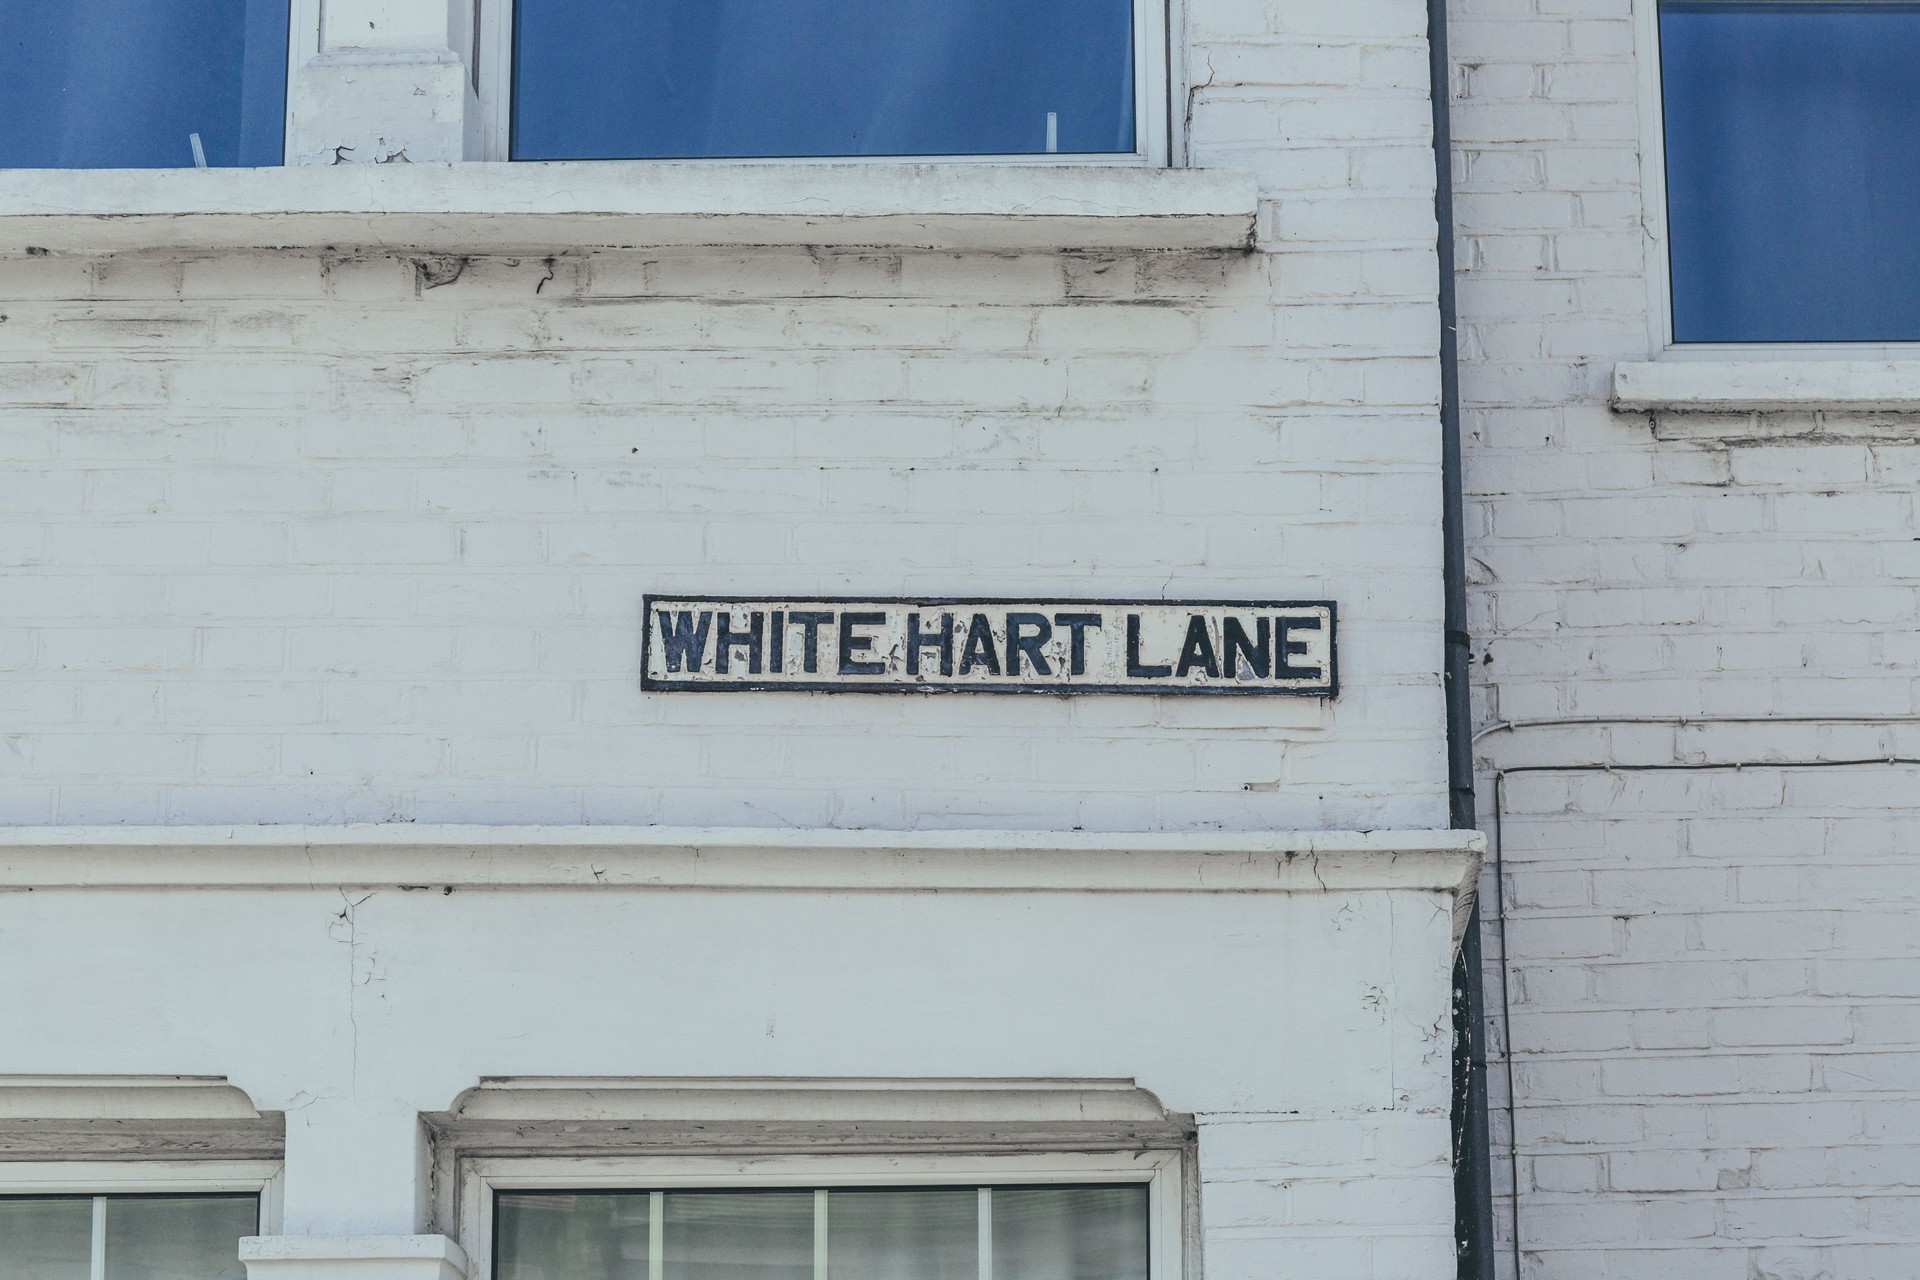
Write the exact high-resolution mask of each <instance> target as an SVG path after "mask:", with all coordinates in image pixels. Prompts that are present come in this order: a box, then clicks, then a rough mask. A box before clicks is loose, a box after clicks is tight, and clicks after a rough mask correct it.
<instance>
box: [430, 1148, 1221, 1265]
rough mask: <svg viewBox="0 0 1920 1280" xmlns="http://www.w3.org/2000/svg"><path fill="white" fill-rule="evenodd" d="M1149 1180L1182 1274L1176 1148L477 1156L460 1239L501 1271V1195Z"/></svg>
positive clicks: (1160, 1261) (467, 1179) (1157, 1226)
mask: <svg viewBox="0 0 1920 1280" xmlns="http://www.w3.org/2000/svg"><path fill="white" fill-rule="evenodd" d="M1096 1182H1126V1183H1145V1184H1146V1186H1147V1194H1148V1214H1149V1235H1148V1238H1149V1241H1150V1249H1151V1255H1150V1259H1149V1267H1148V1276H1149V1280H1180V1277H1181V1272H1182V1268H1183V1259H1184V1255H1185V1248H1186V1231H1185V1226H1184V1213H1183V1200H1182V1195H1181V1186H1180V1183H1181V1156H1180V1153H1178V1152H1175V1151H1142V1152H1116V1153H1113V1154H1053V1155H1036V1156H958V1155H956V1156H942V1155H911V1156H780V1157H770V1158H748V1159H728V1158H690V1157H659V1158H636V1159H618V1158H613V1159H608V1158H603V1159H564V1160H554V1159H540V1158H533V1159H498V1160H488V1159H475V1160H470V1161H467V1162H465V1164H464V1168H463V1170H462V1176H461V1182H460V1200H461V1215H460V1216H461V1226H460V1239H459V1243H460V1246H461V1248H462V1249H463V1251H464V1252H465V1253H466V1255H467V1258H468V1260H469V1262H470V1265H471V1270H470V1271H469V1273H468V1274H469V1276H470V1277H471V1280H490V1277H491V1276H492V1274H493V1229H492V1228H493V1197H494V1196H495V1195H496V1194H498V1193H499V1192H502V1191H544V1190H578V1191H585V1190H595V1191H614V1190H623V1189H629V1188H631V1189H633V1190H700V1189H712V1188H723V1187H736V1188H746V1187H753V1188H775V1187H806V1188H815V1189H819V1188H825V1189H828V1190H832V1189H834V1188H840V1187H849V1188H851V1187H912V1186H941V1187H953V1186H992V1185H995V1184H1002V1185H1005V1184H1017V1185H1021V1186H1034V1185H1040V1184H1046V1183H1061V1184H1086V1183H1096Z"/></svg>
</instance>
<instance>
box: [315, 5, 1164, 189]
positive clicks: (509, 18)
mask: <svg viewBox="0 0 1920 1280" xmlns="http://www.w3.org/2000/svg"><path fill="white" fill-rule="evenodd" d="M296 3H303V4H311V3H317V0H296ZM456 3H466V4H469V5H471V7H472V9H473V11H474V13H475V17H476V18H477V20H478V22H479V31H478V32H477V33H476V32H473V31H468V33H467V39H466V45H467V48H466V49H465V50H464V51H463V52H465V53H466V55H467V56H468V58H469V59H471V58H474V57H476V56H477V57H478V59H479V62H478V68H479V74H478V80H479V86H480V87H479V93H478V95H477V97H476V98H475V99H474V101H473V102H472V103H471V104H470V105H472V106H473V107H474V108H475V113H476V114H475V115H471V116H469V119H470V120H471V119H477V121H478V124H477V127H476V128H471V129H469V131H468V148H469V149H468V159H471V160H499V161H504V160H507V159H509V156H508V145H509V142H510V138H511V132H512V86H513V10H514V0H477V3H475V0H456ZM1132 4H1133V32H1134V41H1133V119H1134V150H1133V151H1132V152H1118V153H1116V152H1098V153H1093V154H1076V153H1043V154H1039V155H1027V154H1020V155H968V156H804V157H798V156H762V157H713V158H707V159H694V160H675V161H645V160H642V161H619V160H613V161H608V162H607V163H613V164H619V163H643V164H644V163H659V164H665V163H673V164H758V163H765V162H767V161H769V160H772V161H778V162H779V163H781V164H1064V165H1076V164H1077V165H1128V166H1147V167H1162V168H1164V167H1166V166H1169V165H1178V164H1184V163H1185V156H1184V155H1183V154H1180V153H1179V152H1178V151H1176V143H1175V141H1174V129H1173V104H1174V102H1175V90H1176V89H1178V90H1179V91H1180V93H1181V94H1182V95H1184V93H1185V86H1184V80H1185V76H1184V74H1182V75H1181V76H1180V77H1179V79H1180V80H1181V81H1182V83H1181V84H1179V85H1176V84H1175V83H1174V80H1175V76H1174V70H1175V61H1176V60H1175V58H1174V56H1173V53H1174V43H1173V41H1172V33H1173V32H1175V31H1177V30H1179V29H1180V25H1179V21H1178V20H1179V19H1181V18H1182V17H1183V16H1184V14H1183V6H1184V0H1132ZM473 82H474V77H473V76H472V75H471V74H470V75H469V77H468V89H469V92H471V91H472V88H473Z"/></svg>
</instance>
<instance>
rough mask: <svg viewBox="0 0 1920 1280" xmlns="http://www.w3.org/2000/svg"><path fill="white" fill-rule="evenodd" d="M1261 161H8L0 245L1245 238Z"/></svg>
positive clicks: (1104, 243) (446, 247)
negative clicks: (170, 165) (253, 164)
mask: <svg viewBox="0 0 1920 1280" xmlns="http://www.w3.org/2000/svg"><path fill="white" fill-rule="evenodd" d="M1255 205H1256V190H1255V184H1254V179H1253V177H1252V175H1251V174H1247V173H1241V172H1238V171H1235V170H1226V169H1149V168H1120V167H1111V166H1088V165H1041V164H1019V165H1016V164H970V163H967V164H945V165H941V164H887V163H878V164H874V163H861V164H841V163H730V162H705V163H636V162H627V161H612V162H606V161H602V162H590V163H586V162H559V163H541V164H482V163H468V164H392V165H337V166H288V167H285V168H277V169H213V170H194V169H128V170H73V169H14V170H0V252H8V253H20V252H25V251H28V250H30V249H32V250H46V251H48V252H52V253H97V252H118V251H126V250H137V249H176V250H194V249H209V250H218V249H247V248H275V247H286V246H295V247H307V248H312V247H324V246H341V247H347V246H351V247H369V248H411V249H431V250H439V251H445V252H503V253H504V252H520V253H527V254H539V253H547V252H559V251H563V250H568V249H587V248H649V247H656V246H660V247H664V246H700V245H717V246H728V245H734V246H747V245H822V246H876V247H896V248H922V249H989V250H1013V249H1077V248H1088V249H1186V250H1199V249H1245V248H1247V247H1249V246H1250V245H1251V243H1252V239H1253V223H1254V210H1255Z"/></svg>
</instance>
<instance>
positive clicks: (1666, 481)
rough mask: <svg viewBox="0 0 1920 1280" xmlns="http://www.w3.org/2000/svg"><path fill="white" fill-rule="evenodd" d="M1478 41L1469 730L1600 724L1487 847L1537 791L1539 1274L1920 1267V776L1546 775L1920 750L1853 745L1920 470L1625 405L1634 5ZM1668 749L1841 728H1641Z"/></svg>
mask: <svg viewBox="0 0 1920 1280" xmlns="http://www.w3.org/2000/svg"><path fill="white" fill-rule="evenodd" d="M1452 12H1453V17H1454V22H1453V27H1452V50H1451V52H1452V55H1453V59H1454V64H1455V65H1454V68H1453V71H1454V82H1453V89H1454V102H1453V107H1454V116H1453V124H1454V132H1455V139H1456V148H1457V150H1456V155H1455V157H1454V160H1455V175H1456V179H1457V181H1458V183H1459V191H1460V201H1459V206H1458V210H1457V215H1458V228H1457V232H1458V240H1457V249H1458V253H1459V260H1460V268H1461V272H1460V276H1459V290H1460V305H1461V330H1460V332H1461V346H1462V352H1463V356H1464V359H1465V365H1464V367H1463V369H1462V385H1463V388H1464V391H1465V398H1466V424H1467V479H1468V487H1469V507H1470V509H1469V537H1470V544H1471V545H1470V546H1469V557H1470V563H1471V565H1472V568H1473V571H1474V573H1475V575H1476V577H1477V583H1476V586H1475V588H1474V590H1473V599H1472V607H1473V611H1474V630H1475V633H1476V637H1477V641H1478V645H1479V649H1478V653H1477V658H1478V664H1477V666H1476V671H1477V674H1478V678H1479V686H1478V688H1477V690H1476V696H1477V701H1478V711H1477V714H1478V718H1479V720H1480V722H1481V723H1482V724H1490V723H1493V722H1495V721H1500V720H1525V719H1541V718H1549V719H1561V718H1595V717H1597V718H1603V719H1605V720H1607V721H1609V722H1612V723H1609V724H1607V725H1597V726H1591V727H1571V728H1560V729H1553V728H1539V729H1523V730H1519V731H1515V732H1512V733H1497V734H1494V735H1492V736H1489V737H1488V738H1487V739H1486V740H1485V742H1484V744H1483V754H1482V763H1483V766H1484V768H1485V770H1486V772H1484V773H1483V776H1482V781H1481V797H1482V806H1483V825H1492V824H1493V823H1494V822H1495V821H1496V814H1495V812H1494V808H1493V799H1494V797H1493V787H1492V785H1491V784H1492V771H1493V770H1495V769H1507V770H1511V769H1546V770H1548V771H1547V772H1535V773H1509V774H1508V775H1507V777H1506V780H1505V783H1504V787H1503V791H1504V798H1505V805H1504V806H1503V808H1504V811H1503V812H1502V813H1500V814H1499V815H1497V821H1498V822H1499V823H1500V826H1501V829H1502V832H1503V835H1504V841H1503V845H1504V851H1503V855H1504V864H1505V873H1506V874H1505V880H1504V890H1505V892H1504V897H1503V906H1504V910H1505V914H1506V930H1505V932H1506V943H1507V945H1508V947H1509V948H1510V960H1509V969H1508V977H1509V982H1510V984H1511V986H1510V994H1511V1000H1512V1028H1511V1031H1512V1042H1513V1058H1512V1065H1513V1074H1514V1083H1515V1086H1516V1090H1517V1098H1516V1099H1515V1102H1516V1105H1515V1106H1514V1109H1513V1114H1514V1117H1515V1120H1516V1123H1517V1150H1518V1174H1517V1177H1518V1186H1519V1192H1520V1205H1519V1209H1520V1221H1521V1250H1520V1262H1521V1271H1522V1274H1523V1275H1525V1276H1527V1277H1528V1278H1529V1280H1615V1278H1618V1277H1635V1278H1636V1280H1660V1278H1664V1277H1676V1278H1677V1277H1684V1278H1685V1280H1840V1278H1841V1277H1845V1278H1846V1280H1866V1278H1869V1277H1873V1278H1878V1277H1887V1278H1891V1277H1907V1276H1913V1275H1915V1274H1920V1219H1916V1217H1915V1215H1914V1214H1913V1212H1912V1207H1911V1206H1912V1200H1911V1194H1910V1191H1909V1190H1908V1188H1910V1186H1911V1184H1912V1183H1913V1181H1914V1178H1915V1176H1916V1170H1920V1155H1917V1154H1916V1150H1915V1147H1914V1146H1913V1139H1912V1134H1913V1133H1914V1132H1915V1131H1916V1129H1920V999H1917V997H1920V970H1916V963H1920V962H1916V960H1915V959H1914V957H1915V954H1916V952H1915V945H1916V944H1915V938H1916V936H1917V935H1916V934H1915V932H1914V930H1913V926H1912V904H1913V902H1914V900H1915V899H1916V897H1920V873H1917V872H1916V864H1915V862H1914V858H1913V854H1914V852H1915V842H1914V838H1913V832H1914V831H1915V830H1920V827H1917V826H1916V821H1917V820H1920V812H1917V810H1920V800H1916V796H1920V790H1916V787H1915V782H1916V770H1915V769H1914V768H1912V767H1908V766H1888V765H1884V764H1881V765H1869V766H1866V767H1848V768H1796V767H1786V766H1785V765H1782V766H1781V767H1770V768H1763V769H1750V770H1742V771H1731V770H1711V771H1703V772H1653V773H1641V772H1614V773H1606V772H1597V771H1593V770H1586V771H1561V770H1560V768H1559V767H1561V766H1590V765H1607V764H1616V765H1641V766H1645V765H1660V764H1665V765H1673V764H1681V763H1693V764H1709V763H1715V762H1729V761H1740V760H1771V761H1776V762H1788V761H1815V762H1831V761H1839V760H1849V759H1863V760H1867V761H1875V760H1883V759H1885V758H1886V757H1888V756H1905V757H1913V756H1916V755H1920V751H1917V750H1916V747H1920V734H1916V732H1915V730H1914V727H1913V726H1907V727H1905V728H1887V727H1875V726H1870V725H1869V726H1861V725H1852V724H1845V723H1833V722H1832V719H1833V718H1835V717H1900V716H1912V715H1913V714H1914V713H1915V712H1916V711H1917V710H1920V707H1916V702H1915V699H1916V694H1917V693H1920V681H1917V680H1916V659H1920V644H1916V642H1915V639H1914V636H1915V622H1916V618H1920V592H1916V590H1915V586H1916V584H1915V582H1914V580H1913V578H1912V574H1913V572H1914V570H1913V564H1914V558H1913V557H1914V555H1915V553H1914V551H1913V550H1912V549H1913V548H1914V547H1915V546H1917V545H1920V542H1916V538H1917V537H1920V530H1917V529H1916V527H1915V514H1916V513H1915V503H1914V488H1913V483H1912V481H1913V478H1914V476H1915V475H1916V469H1917V468H1920V444H1916V443H1915V441H1916V439H1920V437H1916V435H1915V432H1914V429H1913V427H1912V425H1911V424H1910V423H1907V422H1902V421H1900V420H1897V419H1896V420H1892V421H1885V420H1883V421H1878V422H1874V421H1868V420H1865V419H1852V420H1849V419H1846V418H1829V419H1826V420H1824V421H1823V423H1822V424H1821V430H1820V432H1819V433H1818V434H1817V435H1815V437H1814V438H1813V439H1811V440H1809V439H1806V438H1805V435H1806V433H1807V431H1808V430H1809V429H1810V428H1811V426H1812V424H1811V423H1808V422H1798V421H1793V420H1784V419H1774V420H1768V421H1761V420H1758V419H1754V418H1746V419H1737V420H1731V421H1729V420H1722V419H1668V420H1665V421H1662V422H1660V423H1658V424H1657V428H1656V424H1655V423H1653V422H1651V421H1650V420H1649V419H1648V418H1647V417H1646V416H1645V415H1635V416H1617V415H1614V414H1612V413H1611V412H1609V411H1608V410H1607V408H1606V407H1605V399H1606V388H1607V383H1608V380H1609V378H1610V375H1611V372H1612V366H1613V364H1614V362H1615V361H1617V360H1621V359H1645V358H1647V355H1648V345H1647V344H1648V338H1647V325H1646V320H1647V315H1646V309H1647V300H1646V299H1647V290H1646V283H1645V277H1644V274H1643V273H1644V271H1645V270H1646V269H1647V265H1648V261H1649V259H1648V256H1647V255H1646V253H1645V252H1643V247H1642V238H1641V235H1640V232H1639V224H1640V219H1641V213H1642V204H1641V192H1640V164H1639V152H1640V148H1641V147H1643V146H1651V145H1654V140H1652V139H1644V138H1642V137H1641V135H1640V123H1639V115H1638V108H1637V97H1636V95H1637V94H1638V92H1639V81H1638V77H1639V75H1641V74H1642V73H1643V67H1642V66H1641V64H1640V63H1639V62H1637V61H1636V51H1635V48H1634V24H1633V14H1632V9H1631V4H1630V0H1453V4H1452ZM1644 55H1645V51H1644V50H1643V51H1641V52H1640V56H1642V57H1644ZM1782 433H1787V436H1786V438H1775V439H1769V438H1768V437H1769V436H1774V437H1779V436H1781V435H1782ZM1795 433H1797V434H1799V435H1800V436H1801V437H1802V438H1800V439H1798V440H1796V439H1793V438H1792V435H1793V434H1795ZM1675 716H1693V717H1704V718H1708V719H1709V721H1710V720H1711V718H1712V717H1735V716H1748V717H1773V716H1795V717H1810V718H1812V719H1813V720H1814V721H1816V723H1810V724H1799V723H1778V722H1776V723H1772V724H1765V723H1759V724H1756V723H1735V724H1722V725H1714V724H1712V723H1704V724H1701V725H1697V726H1693V727H1689V728H1687V729H1685V730H1682V731H1676V730H1675V729H1673V728H1672V727H1668V726H1659V725H1653V726H1648V725H1638V726H1636V724H1635V722H1636V721H1645V720H1647V719H1650V718H1657V717H1675ZM1486 888H1487V892H1488V893H1491V892H1492V881H1491V879H1489V880H1488V882H1487V886H1486ZM1487 945H1488V952H1489V954H1490V955H1491V956H1494V957H1495V958H1496V959H1497V957H1498V956H1499V953H1500V937H1499V931H1498V930H1497V929H1496V928H1493V927H1492V926H1491V925H1490V926H1489V933H1488V937H1487ZM1489 975H1490V993H1491V995H1490V998H1491V999H1492V1001H1493V1008H1492V1012H1491V1016H1490V1022H1491V1024H1492V1025H1491V1028H1490V1030H1491V1038H1492V1040H1493V1047H1494V1050H1495V1055H1496V1064H1495V1068H1494V1071H1493V1078H1494V1086H1495V1093H1496V1097H1495V1112H1496V1114H1495V1146H1496V1151H1497V1153H1498V1154H1500V1155H1501V1156H1502V1157H1503V1160H1502V1163H1501V1164H1500V1165H1499V1166H1498V1167H1497V1168H1496V1171H1495V1186H1496V1189H1497V1190H1499V1191H1501V1192H1503V1193H1504V1191H1505V1189H1506V1186H1507V1179H1508V1177H1509V1175H1510V1174H1511V1173H1512V1172H1513V1170H1512V1169H1511V1168H1510V1167H1509V1166H1508V1165H1506V1164H1505V1163H1504V1154H1505V1150H1506V1146H1507V1143H1508V1142H1509V1141H1510V1140H1511V1139H1512V1138H1513V1136H1514V1135H1513V1133H1512V1132H1511V1131H1509V1129H1508V1127H1507V1123H1506V1120H1507V1113H1506V1110H1505V1107H1506V1097H1505V1091H1504V1071H1503V1070H1502V1064H1501V1063H1500V1062H1499V1061H1498V1060H1497V1059H1498V1058H1499V1055H1500V1054H1501V1053H1503V1052H1504V1046H1505V1032H1506V1027H1505V1024H1504V1020H1503V1018H1502V1017H1501V1012H1500V1008H1499V987H1498V985H1497V976H1496V975H1497V966H1490V968H1489ZM1510 1210H1511V1205H1510V1204H1508V1203H1503V1204H1502V1214H1501V1224H1500V1225H1501V1230H1502V1232H1503V1233H1505V1240H1503V1244H1502V1251H1503V1255H1504V1254H1505V1250H1506V1248H1507V1244H1506V1241H1507V1240H1510V1239H1511V1235H1510V1232H1511V1224H1512V1217H1511V1213H1510ZM1500 1263H1501V1268H1502V1274H1503V1275H1510V1274H1511V1265H1510V1262H1509V1260H1508V1258H1507V1257H1506V1256H1503V1257H1502V1258H1501V1260H1500Z"/></svg>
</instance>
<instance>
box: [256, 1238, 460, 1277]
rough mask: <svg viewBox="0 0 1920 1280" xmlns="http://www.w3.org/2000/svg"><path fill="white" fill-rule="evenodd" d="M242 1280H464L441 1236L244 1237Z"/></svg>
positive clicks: (456, 1249)
mask: <svg viewBox="0 0 1920 1280" xmlns="http://www.w3.org/2000/svg"><path fill="white" fill-rule="evenodd" d="M240 1261H242V1262H244V1263H245V1264H246V1266H247V1280H466V1275H467V1255H466V1254H465V1253H464V1252H463V1251H462V1250H461V1248H460V1246H459V1245H457V1244H455V1243H454V1242H453V1241H452V1240H449V1239H448V1238H447V1237H445V1236H246V1237H243V1238H242V1239H241V1241H240Z"/></svg>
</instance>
